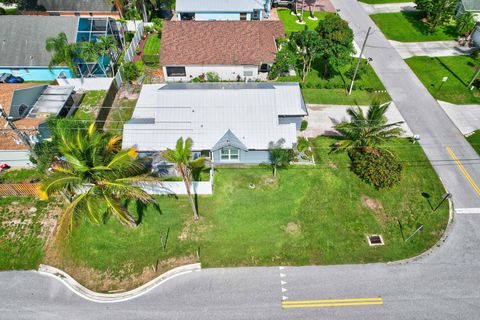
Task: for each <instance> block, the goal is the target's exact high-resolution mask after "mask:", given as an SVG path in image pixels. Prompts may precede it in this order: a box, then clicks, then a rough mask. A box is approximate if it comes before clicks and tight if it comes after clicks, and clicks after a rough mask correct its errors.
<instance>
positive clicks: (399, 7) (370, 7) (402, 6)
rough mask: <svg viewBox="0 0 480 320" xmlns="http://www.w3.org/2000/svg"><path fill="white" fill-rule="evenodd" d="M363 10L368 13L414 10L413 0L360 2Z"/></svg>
mask: <svg viewBox="0 0 480 320" xmlns="http://www.w3.org/2000/svg"><path fill="white" fill-rule="evenodd" d="M360 5H361V6H362V8H363V10H365V12H366V13H368V14H375V13H389V12H401V11H416V10H417V9H415V6H416V4H415V2H401V3H385V4H368V3H363V2H360Z"/></svg>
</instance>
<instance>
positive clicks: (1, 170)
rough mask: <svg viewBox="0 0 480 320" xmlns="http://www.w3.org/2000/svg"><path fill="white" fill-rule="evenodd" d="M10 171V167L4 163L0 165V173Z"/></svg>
mask: <svg viewBox="0 0 480 320" xmlns="http://www.w3.org/2000/svg"><path fill="white" fill-rule="evenodd" d="M8 169H10V166H9V165H8V164H6V163H4V164H2V165H0V172H3V171H5V170H8Z"/></svg>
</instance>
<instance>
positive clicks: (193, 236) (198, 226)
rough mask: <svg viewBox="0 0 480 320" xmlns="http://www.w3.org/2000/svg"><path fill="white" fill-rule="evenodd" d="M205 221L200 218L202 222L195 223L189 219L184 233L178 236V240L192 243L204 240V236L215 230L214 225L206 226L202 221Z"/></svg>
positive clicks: (183, 230)
mask: <svg viewBox="0 0 480 320" xmlns="http://www.w3.org/2000/svg"><path fill="white" fill-rule="evenodd" d="M202 220H203V219H202V218H200V221H198V222H197V223H195V222H194V221H193V218H191V219H187V221H186V222H185V225H184V227H183V229H182V232H180V235H179V236H178V240H180V241H186V240H191V241H199V240H201V239H202V236H203V235H204V234H205V233H206V232H207V231H209V230H211V229H212V228H213V226H212V225H209V224H205V223H203V221H202Z"/></svg>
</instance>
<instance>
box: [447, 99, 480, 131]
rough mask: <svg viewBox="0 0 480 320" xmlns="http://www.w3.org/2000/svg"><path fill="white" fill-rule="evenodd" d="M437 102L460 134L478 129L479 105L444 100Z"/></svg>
mask: <svg viewBox="0 0 480 320" xmlns="http://www.w3.org/2000/svg"><path fill="white" fill-rule="evenodd" d="M438 103H439V104H440V106H441V107H442V109H443V110H444V111H445V113H446V114H447V115H448V117H449V118H450V119H451V120H452V122H453V123H454V124H455V125H456V126H457V128H458V130H460V132H461V133H462V134H464V135H466V134H470V133H472V132H473V131H476V130H478V129H480V105H478V104H468V105H458V104H452V103H448V102H444V101H438Z"/></svg>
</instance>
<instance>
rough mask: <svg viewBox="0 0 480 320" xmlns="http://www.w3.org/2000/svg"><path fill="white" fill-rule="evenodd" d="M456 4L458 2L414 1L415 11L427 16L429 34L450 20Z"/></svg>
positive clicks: (449, 0) (442, 0)
mask: <svg viewBox="0 0 480 320" xmlns="http://www.w3.org/2000/svg"><path fill="white" fill-rule="evenodd" d="M457 3H458V0H415V4H416V5H417V9H418V10H421V11H423V12H425V15H426V16H427V19H428V21H429V23H430V33H432V32H433V31H435V28H436V27H437V26H439V25H441V24H442V23H445V22H446V21H449V20H450V19H451V18H452V16H453V13H454V11H455V7H456V5H457Z"/></svg>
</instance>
